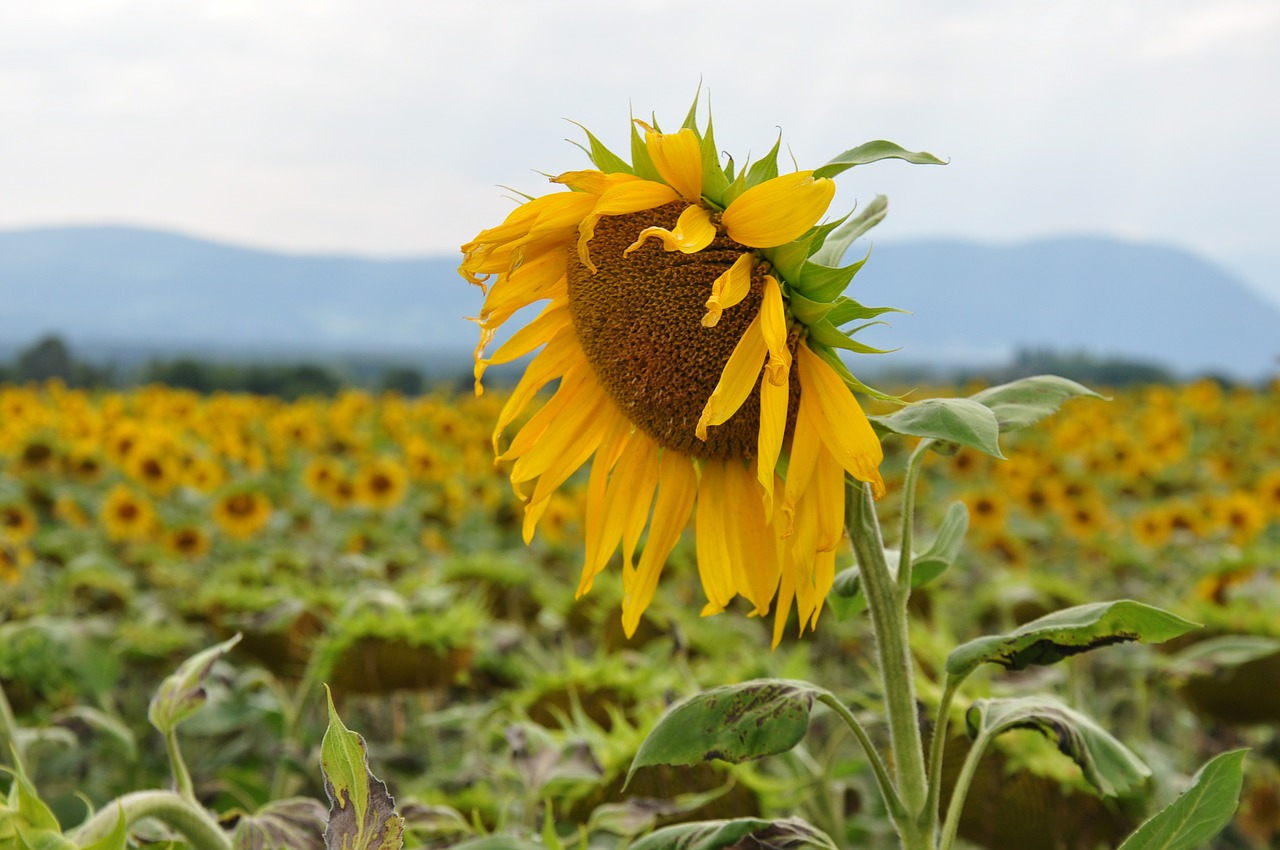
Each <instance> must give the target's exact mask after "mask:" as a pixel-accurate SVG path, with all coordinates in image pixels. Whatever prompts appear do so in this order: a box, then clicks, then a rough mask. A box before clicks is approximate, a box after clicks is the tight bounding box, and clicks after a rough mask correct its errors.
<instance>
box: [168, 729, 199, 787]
mask: <svg viewBox="0 0 1280 850" xmlns="http://www.w3.org/2000/svg"><path fill="white" fill-rule="evenodd" d="M164 745H165V748H166V749H167V750H168V751H169V765H170V766H171V767H172V769H173V781H174V783H175V784H176V785H177V786H178V794H179V795H181V796H182V799H184V800H187V801H188V802H191V803H195V802H196V789H195V786H194V785H193V784H192V782H191V771H189V770H187V763H186V762H185V761H184V760H183V758H182V750H180V749H178V732H177V730H176V729H170V730H169V731H168V732H165V733H164Z"/></svg>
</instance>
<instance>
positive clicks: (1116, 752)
mask: <svg viewBox="0 0 1280 850" xmlns="http://www.w3.org/2000/svg"><path fill="white" fill-rule="evenodd" d="M964 720H965V726H966V727H967V731H968V733H969V737H971V738H977V737H978V736H979V735H984V736H986V737H988V738H994V737H995V736H997V735H999V734H1000V733H1002V732H1007V731H1009V730H1011V729H1034V730H1035V731H1037V732H1039V733H1040V734H1042V735H1044V736H1045V737H1047V738H1049V739H1051V740H1053V742H1054V743H1056V744H1057V745H1058V750H1059V751H1061V752H1062V754H1063V755H1065V756H1067V757H1068V758H1070V759H1071V760H1072V761H1074V762H1075V763H1076V764H1077V765H1079V766H1080V771H1081V772H1082V773H1083V774H1084V778H1085V780H1086V781H1088V783H1089V784H1090V785H1092V786H1093V787H1094V788H1096V789H1098V793H1100V794H1102V795H1103V796H1106V797H1126V796H1129V795H1131V794H1133V792H1135V791H1136V790H1138V789H1139V788H1140V787H1142V785H1143V784H1145V783H1146V781H1147V780H1148V779H1150V778H1151V768H1149V767H1147V766H1146V764H1144V763H1143V762H1142V760H1141V759H1139V758H1138V757H1137V756H1136V755H1134V753H1133V751H1132V750H1130V749H1129V748H1128V747H1126V746H1125V745H1124V744H1122V743H1120V742H1119V741H1118V740H1116V738H1115V736H1113V735H1112V734H1111V733H1110V732H1108V731H1107V730H1105V729H1103V728H1102V727H1101V726H1099V725H1098V724H1097V722H1096V721H1095V720H1094V719H1093V718H1091V717H1089V716H1087V715H1084V714H1081V713H1080V712H1078V711H1075V710H1073V709H1071V708H1068V707H1067V706H1065V705H1063V704H1062V703H1060V702H1058V701H1057V700H1054V699H1049V698H1047V697H1021V698H1019V699H980V700H978V701H977V702H975V703H974V704H973V705H972V706H971V707H970V708H969V710H968V711H966V712H965V715H964Z"/></svg>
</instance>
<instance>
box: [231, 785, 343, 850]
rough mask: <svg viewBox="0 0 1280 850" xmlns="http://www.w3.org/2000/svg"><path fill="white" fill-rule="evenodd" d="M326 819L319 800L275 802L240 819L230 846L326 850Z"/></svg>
mask: <svg viewBox="0 0 1280 850" xmlns="http://www.w3.org/2000/svg"><path fill="white" fill-rule="evenodd" d="M325 819H326V818H325V809H324V805H323V804H322V803H321V802H320V801H319V800H312V799H311V798H310V797H293V798H291V799H287V800H276V801H274V802H271V803H268V804H267V805H265V806H263V807H262V808H261V809H259V810H258V811H257V812H255V813H254V814H253V815H250V816H248V817H242V818H240V820H239V822H237V823H236V831H235V833H234V834H233V835H232V836H231V846H232V847H233V848H234V850H280V848H287V850H324V846H325V843H324V829H325Z"/></svg>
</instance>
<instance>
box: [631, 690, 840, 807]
mask: <svg viewBox="0 0 1280 850" xmlns="http://www.w3.org/2000/svg"><path fill="white" fill-rule="evenodd" d="M823 693H826V691H824V690H823V689H822V688H819V687H817V686H815V685H811V684H809V683H808V682H798V681H793V680H789V679H756V680H753V681H750V682H743V683H742V684H739V685H725V686H723V687H719V688H713V689H711V690H709V691H706V692H704V693H701V694H697V695H695V696H692V697H689V698H688V699H686V700H683V701H681V702H679V703H676V704H675V705H673V706H672V707H671V708H670V709H668V710H667V713H666V714H664V715H663V716H662V717H661V718H660V719H659V720H658V724H657V725H656V726H655V727H654V728H653V731H651V732H650V733H649V736H648V737H647V738H645V739H644V742H643V743H642V744H641V745H640V750H639V751H638V752H637V753H636V757H635V759H634V760H633V761H632V762H631V769H630V770H628V771H627V781H628V782H630V781H631V777H632V776H634V775H635V772H636V771H637V770H639V769H640V768H642V767H648V766H650V765H656V764H671V765H692V764H700V763H702V762H707V761H712V760H714V759H720V760H721V761H727V762H732V763H734V764H738V763H740V762H744V761H749V760H751V759H757V758H761V757H763V756H768V755H774V754H776V753H785V752H787V751H788V750H790V749H791V748H793V747H794V746H795V745H796V744H798V743H800V740H801V739H802V738H803V737H804V735H805V732H807V731H808V729H809V712H810V711H811V710H812V709H813V701H814V699H815V697H817V696H818V695H820V694H823Z"/></svg>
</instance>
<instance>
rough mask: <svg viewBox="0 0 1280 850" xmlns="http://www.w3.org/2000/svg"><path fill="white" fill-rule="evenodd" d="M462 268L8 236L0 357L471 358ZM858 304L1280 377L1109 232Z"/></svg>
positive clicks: (907, 271)
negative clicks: (42, 344)
mask: <svg viewBox="0 0 1280 850" xmlns="http://www.w3.org/2000/svg"><path fill="white" fill-rule="evenodd" d="M866 250H867V248H866V246H862V247H861V248H860V247H859V245H855V246H854V248H853V251H852V252H851V256H852V253H854V252H859V251H862V252H865V251H866ZM457 264H458V258H457V257H420V258H410V259H369V258H362V257H355V256H338V255H301V254H287V253H279V252H271V251H263V250H255V249H250V248H244V247H238V246H234V245H226V244H220V243H216V242H211V241H207V240H202V239H196V238H192V237H189V236H183V235H179V234H175V233H170V232H164V231H157V230H145V229H138V228H127V227H105V226H103V227H88V226H86V227H57V228H38V229H26V230H11V231H5V232H0V352H5V351H8V352H12V351H13V350H15V349H17V348H19V347H21V346H24V345H27V344H30V342H32V341H34V340H35V339H36V338H37V337H39V336H40V335H42V334H45V333H57V334H59V335H61V336H62V337H63V338H64V339H66V340H67V341H68V342H70V343H72V344H73V345H74V346H75V347H76V348H77V350H81V349H82V348H84V347H86V346H87V347H89V348H94V347H96V348H98V349H100V350H101V349H106V350H110V349H111V348H112V347H113V346H114V347H116V348H117V349H121V350H123V349H131V350H135V351H136V350H139V349H146V350H150V351H153V352H158V353H168V354H176V353H192V354H198V355H202V356H235V355H250V354H252V355H257V356H261V355H263V354H271V353H275V354H281V355H288V356H316V355H321V356H323V355H326V354H333V353H335V352H346V353H363V354H371V355H395V356H399V357H402V358H410V359H414V358H417V359H420V360H421V361H422V362H423V363H430V362H436V361H440V362H443V361H445V360H447V361H449V362H451V363H457V362H460V361H461V359H462V358H464V357H466V356H468V355H469V354H470V352H471V350H472V348H473V347H474V345H475V340H476V329H475V326H474V325H473V324H471V323H469V322H466V321H464V320H463V317H464V316H474V315H476V313H477V311H478V310H479V307H480V302H481V293H480V291H479V289H477V288H476V287H473V286H469V285H467V284H466V283H465V282H463V281H462V280H461V279H460V278H459V277H458V276H457V272H456V269H457ZM849 294H850V295H851V296H853V297H855V298H857V299H858V300H860V301H862V302H863V303H866V304H875V305H886V304H887V305H891V306H894V307H899V308H902V309H904V310H908V311H910V314H890V316H889V319H890V323H891V326H890V327H875V328H870V329H868V330H867V331H865V332H864V333H863V334H862V335H860V336H859V338H860V339H864V340H866V341H867V342H869V343H871V344H873V345H877V346H878V347H882V348H896V349H898V353H896V354H894V355H892V356H891V357H889V358H885V360H886V361H888V360H892V361H896V362H898V363H910V364H913V365H919V364H933V365H937V366H946V367H950V366H954V367H968V366H980V365H991V364H998V363H999V362H1002V361H1005V360H1007V359H1008V358H1010V357H1011V356H1012V355H1013V353H1014V352H1015V351H1018V350H1022V349H1041V350H1053V351H1059V352H1085V353H1089V354H1092V355H1096V356H1100V357H1121V358H1126V359H1136V360H1143V361H1147V362H1151V363H1154V364H1158V365H1161V366H1164V367H1166V368H1170V369H1173V370H1175V371H1177V372H1179V373H1181V374H1185V375H1192V374H1201V373H1217V374H1225V375H1230V376H1233V377H1237V378H1244V379H1256V378H1259V377H1262V376H1265V375H1270V374H1273V373H1274V372H1275V371H1276V370H1277V367H1280V361H1278V360H1277V357H1278V355H1280V307H1277V306H1276V305H1275V304H1273V303H1272V302H1270V301H1268V300H1266V299H1265V298H1263V297H1262V296H1261V295H1259V294H1258V293H1256V292H1255V291H1253V290H1252V289H1250V288H1249V287H1248V286H1247V285H1246V284H1245V283H1243V282H1242V281H1241V280H1240V279H1238V278H1236V277H1234V276H1233V275H1231V274H1230V273H1228V272H1227V271H1225V270H1224V269H1223V268H1221V267H1219V266H1217V265H1215V264H1213V263H1211V262H1209V261H1207V260H1205V259H1203V258H1201V257H1198V256H1196V255H1194V254H1191V253H1189V252H1187V251H1184V250H1181V249H1178V248H1175V247H1169V246H1163V245H1153V244H1139V243H1131V242H1123V241H1118V240H1115V239H1111V238H1105V237H1062V238H1051V239H1040V240H1035V241H1029V242H1024V243H1019V244H1012V245H989V244H979V243H973V242H961V241H942V240H922V241H912V242H899V243H893V244H877V245H876V246H875V248H874V250H873V251H872V256H871V258H870V260H869V262H868V263H867V264H866V266H865V268H864V269H863V270H862V271H861V272H860V273H859V274H858V276H857V277H856V278H855V279H854V281H853V284H852V286H851V287H850V290H849ZM882 362H883V361H882ZM428 371H430V370H428Z"/></svg>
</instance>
